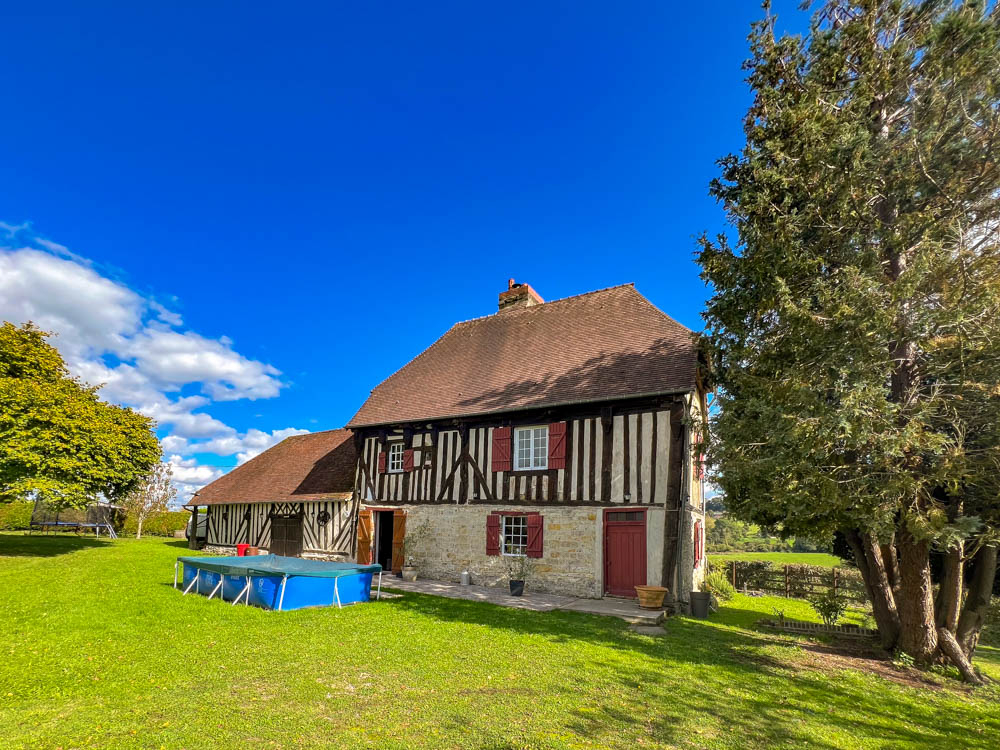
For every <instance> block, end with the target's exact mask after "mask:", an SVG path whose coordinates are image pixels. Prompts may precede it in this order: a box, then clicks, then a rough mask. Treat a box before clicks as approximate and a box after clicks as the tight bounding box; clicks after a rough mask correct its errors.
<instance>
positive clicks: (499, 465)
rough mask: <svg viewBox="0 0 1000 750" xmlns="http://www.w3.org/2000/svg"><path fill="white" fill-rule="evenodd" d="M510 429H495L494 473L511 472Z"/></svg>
mask: <svg viewBox="0 0 1000 750" xmlns="http://www.w3.org/2000/svg"><path fill="white" fill-rule="evenodd" d="M510 437H511V436H510V427H495V428H494V429H493V471H510V467H511V450H510Z"/></svg>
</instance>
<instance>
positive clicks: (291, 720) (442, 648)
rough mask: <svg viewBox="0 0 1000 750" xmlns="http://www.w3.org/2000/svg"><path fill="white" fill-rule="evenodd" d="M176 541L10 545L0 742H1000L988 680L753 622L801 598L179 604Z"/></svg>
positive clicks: (6, 545) (4, 562) (4, 572)
mask: <svg viewBox="0 0 1000 750" xmlns="http://www.w3.org/2000/svg"><path fill="white" fill-rule="evenodd" d="M185 552H186V550H184V549H183V547H182V546H181V544H180V543H178V542H173V541H166V540H162V539H149V540H145V539H144V540H142V541H138V542H137V541H135V540H121V541H117V542H105V541H102V542H100V543H98V542H95V541H94V540H85V539H75V538H55V537H47V538H46V537H25V536H19V535H12V534H6V535H0V590H2V591H3V592H4V593H5V602H4V605H3V607H2V608H0V629H2V630H0V632H3V634H4V642H3V646H4V649H5V653H3V654H2V656H3V659H2V662H0V747H3V748H22V747H24V748H28V747H31V748H34V747H52V748H54V747H64V748H69V747H101V748H108V747H111V748H118V747H143V748H146V747H149V748H159V747H165V748H208V747H258V746H265V747H287V748H291V747H296V748H297V747H338V748H376V747H377V748H438V747H454V748H494V749H496V750H501V749H504V748H581V747H612V748H632V747H637V746H641V747H683V748H734V749H735V748H740V749H741V750H745V749H747V748H774V747H790V746H797V747H812V748H888V747H893V748H897V747H949V748H964V747H995V741H996V737H997V736H1000V703H998V698H1000V693H998V692H997V691H996V690H994V689H992V688H987V689H982V690H977V691H975V692H967V691H965V690H964V689H962V688H959V687H957V686H949V687H946V688H943V689H942V688H933V689H932V688H914V687H910V686H907V685H903V684H897V682H896V681H894V680H890V679H885V678H883V677H879V676H876V675H874V674H872V673H870V672H868V671H864V670H862V669H856V668H847V669H845V668H841V667H839V666H836V665H835V664H830V663H827V662H825V661H824V660H823V659H822V658H819V657H817V656H816V655H815V650H814V651H813V652H810V651H807V650H805V649H804V648H803V641H799V640H796V639H793V638H788V637H784V636H779V635H774V634H769V633H764V632H759V631H757V630H756V629H755V628H754V623H755V622H756V621H757V620H758V619H759V618H760V617H761V616H762V615H771V614H772V612H771V608H772V607H773V606H775V605H778V606H781V607H782V608H784V610H785V614H786V616H788V617H802V618H808V617H811V615H812V613H811V609H810V608H809V606H808V604H806V603H804V602H799V601H795V600H783V599H772V598H764V597H759V598H755V597H746V596H738V597H737V598H736V599H735V600H734V601H733V602H732V603H731V606H728V607H725V608H724V609H723V610H722V611H721V612H720V613H718V614H716V615H713V617H712V618H711V619H710V620H708V621H699V620H694V619H689V618H682V617H678V618H672V619H670V620H669V621H668V623H667V627H666V634H665V635H664V636H661V637H649V636H641V635H637V634H635V633H633V632H631V631H630V630H629V629H628V628H627V626H626V625H625V624H624V623H622V622H620V621H618V620H614V619H610V618H601V617H594V616H587V615H582V614H576V613H534V612H524V611H520V610H511V609H504V608H501V607H496V606H493V605H489V604H481V603H475V602H465V601H455V600H448V599H440V598H436V597H429V596H419V595H406V596H404V597H403V598H401V599H396V600H393V601H383V602H380V603H371V604H365V605H359V606H354V607H348V608H345V609H343V610H337V609H321V610H302V611H297V612H284V613H278V612H266V611H262V610H259V609H254V608H250V607H243V606H240V607H233V606H230V605H229V604H227V603H223V602H220V601H207V600H206V599H205V598H204V597H198V596H193V595H192V596H187V597H181V595H180V592H179V591H175V590H174V589H173V588H172V587H171V581H172V577H173V561H174V558H175V557H176V556H177V555H178V554H185ZM987 656H988V657H989V658H993V657H990V656H989V654H987ZM993 656H996V655H995V654H994V655H993ZM859 664H860V662H859ZM991 668H992V667H991ZM998 671H1000V670H998ZM932 679H934V680H936V681H937V682H939V683H946V682H947V680H946V679H945V678H943V677H932Z"/></svg>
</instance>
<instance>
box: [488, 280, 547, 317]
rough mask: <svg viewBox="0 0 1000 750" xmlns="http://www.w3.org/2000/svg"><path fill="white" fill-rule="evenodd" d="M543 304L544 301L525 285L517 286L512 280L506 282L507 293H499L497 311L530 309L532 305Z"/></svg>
mask: <svg viewBox="0 0 1000 750" xmlns="http://www.w3.org/2000/svg"><path fill="white" fill-rule="evenodd" d="M544 302H545V300H543V299H542V298H541V297H540V296H539V294H538V292H536V291H535V290H534V289H532V288H531V287H530V286H528V285H527V284H518V283H517V282H515V281H514V279H510V280H508V282H507V291H506V292H500V302H499V304H498V305H497V311H498V312H499V311H500V310H513V309H516V308H520V307H531V306H532V305H541V304H542V303H544Z"/></svg>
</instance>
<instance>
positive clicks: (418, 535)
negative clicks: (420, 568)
mask: <svg viewBox="0 0 1000 750" xmlns="http://www.w3.org/2000/svg"><path fill="white" fill-rule="evenodd" d="M429 534H430V522H428V521H424V522H423V523H420V524H416V525H414V526H413V527H412V528H410V529H407V531H406V536H404V537H403V568H402V570H401V571H400V575H401V577H402V578H403V580H404V581H415V580H417V561H416V555H417V553H418V550H419V549H420V548H421V547H422V546H423V543H424V539H425V538H426V537H427V536H428V535H429Z"/></svg>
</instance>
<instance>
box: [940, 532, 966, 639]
mask: <svg viewBox="0 0 1000 750" xmlns="http://www.w3.org/2000/svg"><path fill="white" fill-rule="evenodd" d="M962 557H963V545H962V543H961V542H959V543H958V546H957V547H955V548H954V549H951V550H948V552H946V553H945V555H944V569H943V571H942V575H941V585H940V586H938V595H937V601H935V603H934V611H935V622H936V623H937V626H938V627H939V628H947V629H948V630H950V631H951V632H952V633H954V632H955V628H956V627H958V614H959V611H960V610H961V608H962V577H963V568H964V565H963V564H962Z"/></svg>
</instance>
